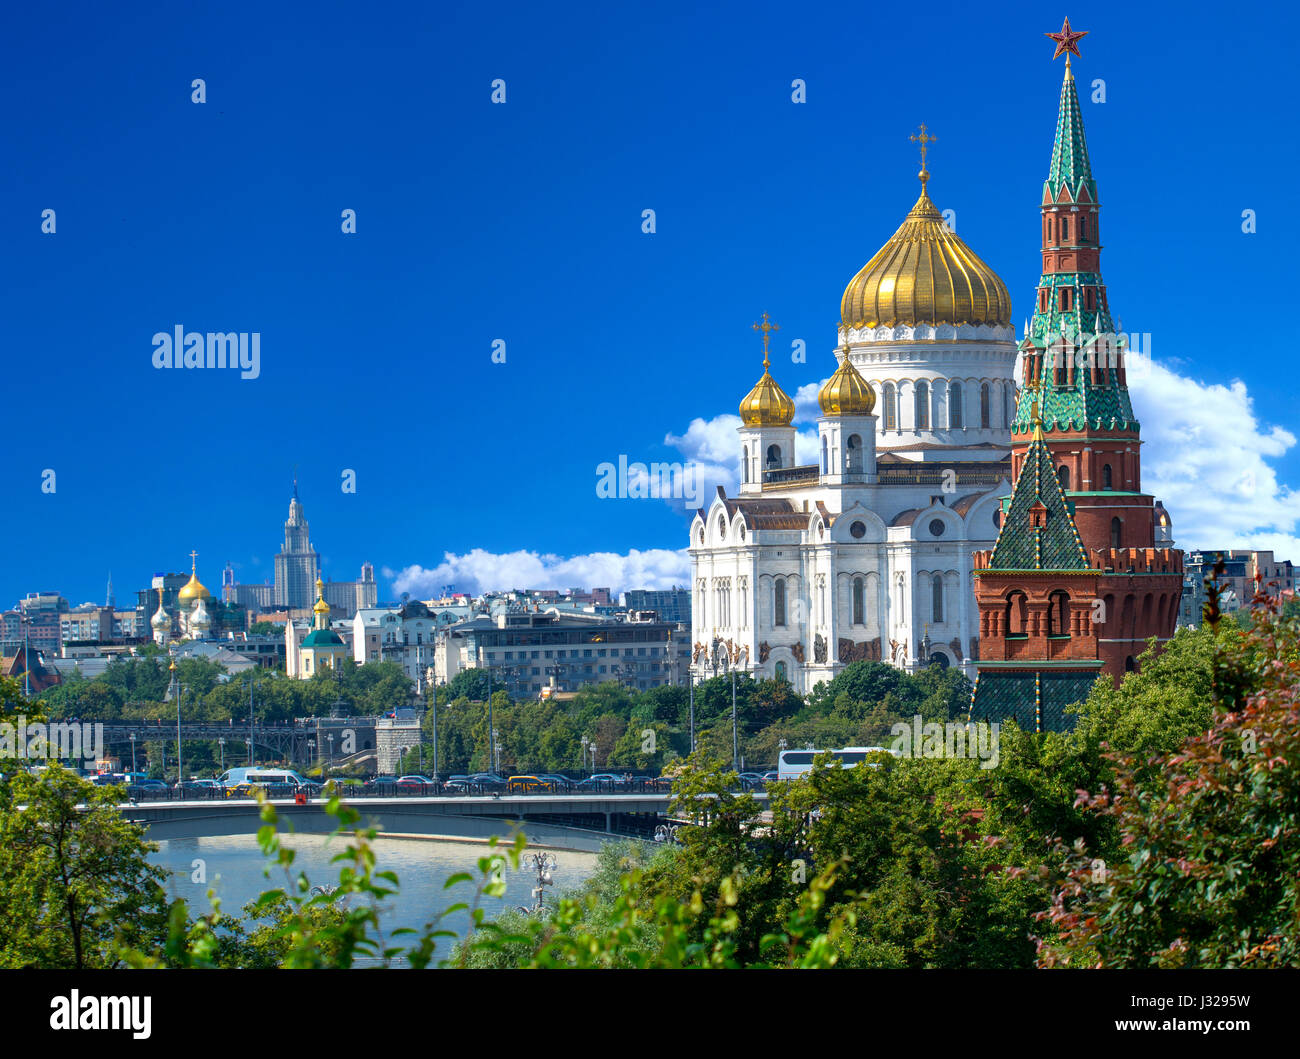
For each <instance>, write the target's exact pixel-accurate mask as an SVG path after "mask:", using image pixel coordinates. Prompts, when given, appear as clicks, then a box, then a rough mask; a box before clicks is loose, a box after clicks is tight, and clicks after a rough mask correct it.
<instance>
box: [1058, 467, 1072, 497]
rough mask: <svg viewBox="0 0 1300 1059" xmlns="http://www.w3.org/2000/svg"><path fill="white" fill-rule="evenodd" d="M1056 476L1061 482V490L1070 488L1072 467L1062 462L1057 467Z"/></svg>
mask: <svg viewBox="0 0 1300 1059" xmlns="http://www.w3.org/2000/svg"><path fill="white" fill-rule="evenodd" d="M1056 478H1057V481H1059V482H1060V483H1061V492H1065V491H1066V490H1068V489H1069V488H1070V468H1069V467H1067V466H1066V465H1065V464H1061V466H1059V467H1058V468H1056Z"/></svg>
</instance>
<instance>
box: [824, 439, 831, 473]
mask: <svg viewBox="0 0 1300 1059" xmlns="http://www.w3.org/2000/svg"><path fill="white" fill-rule="evenodd" d="M830 470H831V468H830V461H829V460H828V459H827V456H826V437H825V435H823V436H822V474H830Z"/></svg>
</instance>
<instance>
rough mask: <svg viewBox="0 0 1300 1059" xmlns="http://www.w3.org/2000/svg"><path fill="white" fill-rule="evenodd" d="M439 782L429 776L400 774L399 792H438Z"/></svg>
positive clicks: (398, 779)
mask: <svg viewBox="0 0 1300 1059" xmlns="http://www.w3.org/2000/svg"><path fill="white" fill-rule="evenodd" d="M438 787H439V784H437V783H435V782H434V781H433V780H431V779H430V778H429V777H428V776H414V775H412V776H399V777H398V778H397V793H398V794H437V793H438Z"/></svg>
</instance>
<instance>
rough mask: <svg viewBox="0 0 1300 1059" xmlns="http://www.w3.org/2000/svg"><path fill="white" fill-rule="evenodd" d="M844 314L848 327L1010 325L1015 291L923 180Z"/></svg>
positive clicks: (851, 288)
mask: <svg viewBox="0 0 1300 1059" xmlns="http://www.w3.org/2000/svg"><path fill="white" fill-rule="evenodd" d="M924 175H925V176H927V177H928V176H929V174H928V173H926V174H924ZM840 320H841V322H842V323H843V326H844V327H846V328H854V327H878V326H881V325H884V326H885V327H898V326H900V325H905V326H909V327H914V326H916V325H917V324H930V325H934V326H937V325H939V324H954V325H957V324H1001V325H1004V326H1005V325H1007V324H1010V322H1011V295H1010V294H1008V293H1007V286H1006V284H1005V283H1003V282H1002V280H1001V279H999V278H998V276H997V273H995V272H994V271H993V270H992V269H991V268H989V267H988V265H986V264H984V262H983V261H981V260H980V259H979V258H978V257H976V256H975V254H974V253H973V252H972V251H971V249H970V247H968V246H967V245H966V244H965V243H963V242H962V241H961V240H960V239H958V238H957V236H956V234H955V233H953V232H952V231H950V230H949V229H948V226H947V225H946V224H944V221H943V216H942V215H941V214H940V213H939V211H938V209H937V208H936V207H935V205H934V203H933V202H931V201H930V196H929V195H928V194H926V190H925V182H924V180H922V183H921V197H920V198H919V199H917V200H916V205H915V206H913V207H912V209H911V212H909V213H908V215H907V219H906V220H904V221H903V223H902V225H901V226H900V227H899V229H898V231H896V232H895V233H894V234H893V237H892V238H891V239H890V240H889V242H887V243H886V244H885V245H884V246H882V247H881V248H880V249H879V250H878V251H877V252H876V255H875V257H873V258H872V259H871V260H870V261H868V262H867V263H866V264H865V265H864V266H863V267H862V271H861V272H859V273H858V274H857V275H856V276H854V277H853V279H852V280H851V281H850V283H849V285H848V287H846V288H845V290H844V297H843V298H842V299H841V300H840Z"/></svg>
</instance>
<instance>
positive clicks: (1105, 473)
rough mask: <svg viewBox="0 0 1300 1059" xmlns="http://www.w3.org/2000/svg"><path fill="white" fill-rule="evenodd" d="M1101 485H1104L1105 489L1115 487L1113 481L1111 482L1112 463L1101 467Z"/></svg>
mask: <svg viewBox="0 0 1300 1059" xmlns="http://www.w3.org/2000/svg"><path fill="white" fill-rule="evenodd" d="M1101 487H1102V488H1103V489H1111V488H1113V485H1112V482H1111V473H1110V464H1109V463H1108V464H1106V466H1104V467H1103V468H1102V469H1101Z"/></svg>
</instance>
